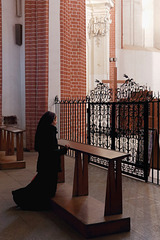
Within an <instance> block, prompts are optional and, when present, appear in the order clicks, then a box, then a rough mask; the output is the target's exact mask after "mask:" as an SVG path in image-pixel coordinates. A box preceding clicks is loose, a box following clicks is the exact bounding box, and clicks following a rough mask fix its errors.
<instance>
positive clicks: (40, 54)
mask: <svg viewBox="0 0 160 240" xmlns="http://www.w3.org/2000/svg"><path fill="white" fill-rule="evenodd" d="M48 29H49V0H43V1H41V0H26V1H25V88H26V92H25V93H26V98H25V99H26V111H25V112H26V147H27V149H29V150H32V149H33V148H34V136H35V130H36V127H37V123H38V120H39V118H40V117H41V116H42V114H43V113H44V112H45V111H47V110H48V31H49V30H48Z"/></svg>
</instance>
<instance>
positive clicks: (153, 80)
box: [116, 0, 160, 92]
mask: <svg viewBox="0 0 160 240" xmlns="http://www.w3.org/2000/svg"><path fill="white" fill-rule="evenodd" d="M120 2H121V1H119V0H116V46H117V49H116V54H117V63H116V65H117V78H118V79H119V80H121V79H124V78H123V75H124V73H125V74H127V75H128V76H129V77H130V78H133V79H134V80H135V81H136V82H137V83H139V84H141V85H147V86H148V87H150V88H151V90H153V91H155V92H157V91H158V90H159V91H160V67H159V62H160V52H158V51H157V52H156V51H148V50H145V49H144V50H143V49H141V50H138V49H135V48H133V49H121V12H120V9H121V4H120Z"/></svg>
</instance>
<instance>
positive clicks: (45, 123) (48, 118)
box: [34, 111, 56, 151]
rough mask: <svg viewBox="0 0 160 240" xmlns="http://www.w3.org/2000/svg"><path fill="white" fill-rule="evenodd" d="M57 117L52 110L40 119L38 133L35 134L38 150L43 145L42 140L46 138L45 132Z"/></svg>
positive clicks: (35, 146) (36, 148)
mask: <svg viewBox="0 0 160 240" xmlns="http://www.w3.org/2000/svg"><path fill="white" fill-rule="evenodd" d="M55 118H56V114H55V113H53V112H50V111H47V112H46V113H44V114H43V116H42V117H41V119H40V120H39V123H38V126H37V130H36V134H35V145H34V148H35V150H36V151H39V149H40V147H41V142H42V141H43V140H44V139H43V138H44V136H45V132H46V130H47V129H48V128H49V126H50V125H51V123H52V122H53V120H54V119H55Z"/></svg>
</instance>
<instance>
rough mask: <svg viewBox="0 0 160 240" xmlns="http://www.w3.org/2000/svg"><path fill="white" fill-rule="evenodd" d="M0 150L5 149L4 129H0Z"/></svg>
mask: <svg viewBox="0 0 160 240" xmlns="http://www.w3.org/2000/svg"><path fill="white" fill-rule="evenodd" d="M0 151H6V131H4V130H3V129H0Z"/></svg>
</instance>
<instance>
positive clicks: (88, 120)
mask: <svg viewBox="0 0 160 240" xmlns="http://www.w3.org/2000/svg"><path fill="white" fill-rule="evenodd" d="M90 114H91V113H90V99H88V108H87V144H89V145H90V143H91V136H90V135H91V133H90Z"/></svg>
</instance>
